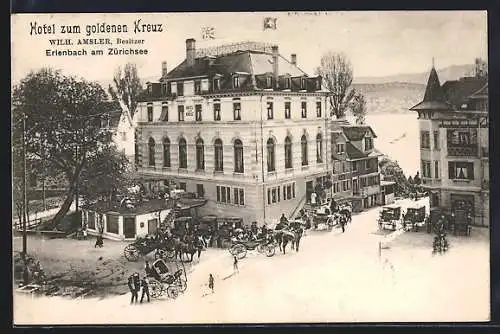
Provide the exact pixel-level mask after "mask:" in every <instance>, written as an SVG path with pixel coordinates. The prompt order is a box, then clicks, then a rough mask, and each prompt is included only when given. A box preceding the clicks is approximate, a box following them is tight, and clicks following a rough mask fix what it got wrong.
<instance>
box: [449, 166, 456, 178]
mask: <svg viewBox="0 0 500 334" xmlns="http://www.w3.org/2000/svg"><path fill="white" fill-rule="evenodd" d="M448 178H449V179H450V180H453V179H455V164H454V163H453V162H448Z"/></svg>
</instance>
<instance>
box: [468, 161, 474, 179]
mask: <svg viewBox="0 0 500 334" xmlns="http://www.w3.org/2000/svg"><path fill="white" fill-rule="evenodd" d="M467 176H468V178H469V180H474V164H472V163H469V164H467Z"/></svg>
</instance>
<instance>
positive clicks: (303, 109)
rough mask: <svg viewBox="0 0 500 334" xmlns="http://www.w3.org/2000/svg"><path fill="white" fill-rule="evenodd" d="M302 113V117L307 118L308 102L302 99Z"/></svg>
mask: <svg viewBox="0 0 500 334" xmlns="http://www.w3.org/2000/svg"><path fill="white" fill-rule="evenodd" d="M301 115H302V118H307V102H305V101H302V103H301Z"/></svg>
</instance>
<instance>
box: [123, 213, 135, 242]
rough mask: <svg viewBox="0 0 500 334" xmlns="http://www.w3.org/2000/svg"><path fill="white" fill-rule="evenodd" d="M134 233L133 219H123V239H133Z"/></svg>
mask: <svg viewBox="0 0 500 334" xmlns="http://www.w3.org/2000/svg"><path fill="white" fill-rule="evenodd" d="M135 233H136V226H135V217H123V234H124V235H125V239H133V238H135Z"/></svg>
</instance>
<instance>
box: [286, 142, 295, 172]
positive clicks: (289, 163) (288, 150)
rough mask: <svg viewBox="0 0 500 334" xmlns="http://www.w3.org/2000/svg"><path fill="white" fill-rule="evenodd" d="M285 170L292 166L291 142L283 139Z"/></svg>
mask: <svg viewBox="0 0 500 334" xmlns="http://www.w3.org/2000/svg"><path fill="white" fill-rule="evenodd" d="M285 168H293V164H292V140H291V139H290V137H286V138H285Z"/></svg>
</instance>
